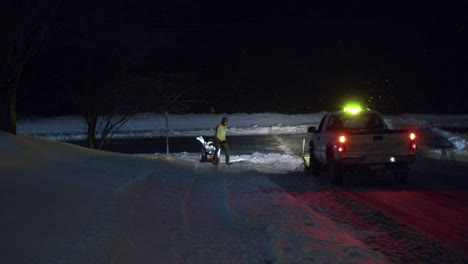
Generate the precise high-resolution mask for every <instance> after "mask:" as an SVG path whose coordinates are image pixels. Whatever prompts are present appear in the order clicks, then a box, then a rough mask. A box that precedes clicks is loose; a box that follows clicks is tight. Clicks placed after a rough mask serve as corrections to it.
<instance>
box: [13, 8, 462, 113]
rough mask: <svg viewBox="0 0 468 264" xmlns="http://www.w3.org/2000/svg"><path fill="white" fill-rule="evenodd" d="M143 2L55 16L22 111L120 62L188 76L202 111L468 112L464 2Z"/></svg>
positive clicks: (26, 79) (130, 68) (28, 73)
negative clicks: (356, 104) (353, 107)
mask: <svg viewBox="0 0 468 264" xmlns="http://www.w3.org/2000/svg"><path fill="white" fill-rule="evenodd" d="M138 2H139V3H134V2H133V1H108V2H107V3H106V1H102V3H99V4H95V3H90V4H89V5H88V4H86V3H85V4H83V3H81V4H80V5H78V6H77V7H74V9H73V8H72V9H71V11H67V13H64V15H63V17H61V18H59V19H55V20H54V23H55V24H58V25H60V26H57V27H54V30H53V31H52V32H51V34H49V40H48V41H49V43H51V44H49V48H48V49H46V50H45V51H44V52H42V53H40V54H39V55H38V56H36V57H35V58H34V59H33V60H31V61H30V62H29V63H28V65H27V67H26V69H25V72H24V76H23V79H22V82H21V87H20V90H19V93H20V95H19V102H18V105H19V106H18V107H19V112H20V114H21V113H24V114H49V115H60V114H68V113H71V112H74V111H77V110H76V109H77V106H76V105H77V104H79V102H77V101H76V100H75V99H76V97H74V96H70V95H71V94H74V93H76V92H78V93H79V91H80V90H81V89H83V86H85V85H86V83H88V84H89V83H90V82H91V83H93V82H94V83H99V84H102V85H104V83H110V82H111V80H112V76H114V75H115V73H116V72H119V71H121V70H122V66H121V65H122V64H123V65H125V66H126V67H125V70H124V76H125V78H128V79H132V78H133V79H135V78H144V77H148V76H154V75H156V74H158V73H170V74H177V75H181V76H184V77H185V78H187V79H189V80H190V82H191V83H190V85H193V86H195V87H197V88H198V89H199V91H200V93H201V94H203V96H204V97H205V98H206V100H207V104H206V105H203V106H196V107H195V106H194V109H193V110H194V111H209V110H210V109H214V110H216V111H217V112H225V111H227V112H247V111H249V112H263V111H279V112H288V113H295V112H314V111H322V110H332V109H336V108H338V107H339V106H340V105H341V104H342V103H343V102H344V101H346V100H351V99H353V100H359V101H362V102H366V103H367V104H368V105H369V106H371V107H374V108H377V109H378V110H381V111H382V112H384V113H405V112H413V113H414V112H418V113H467V110H468V107H467V106H466V105H465V99H464V97H463V96H464V95H465V94H466V92H465V90H466V88H467V87H468V67H467V65H468V55H467V48H466V47H468V40H467V35H468V32H467V28H466V27H467V21H466V14H467V13H468V12H467V11H468V4H467V3H466V1H417V2H415V1H313V0H310V1H307V0H303V1H281V2H279V1H203V3H201V4H200V3H194V2H191V1H188V0H175V1H149V0H144V1H138ZM63 21H66V23H64V25H61V23H62V22H63ZM70 21H71V22H70ZM97 76H99V77H97ZM184 85H187V82H184ZM136 93H138V92H136ZM141 96H144V94H141Z"/></svg>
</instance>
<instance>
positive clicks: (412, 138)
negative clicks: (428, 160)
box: [409, 132, 416, 151]
mask: <svg viewBox="0 0 468 264" xmlns="http://www.w3.org/2000/svg"><path fill="white" fill-rule="evenodd" d="M409 138H410V145H409V148H410V149H411V150H413V151H415V150H416V134H415V133H414V132H411V133H410V134H409Z"/></svg>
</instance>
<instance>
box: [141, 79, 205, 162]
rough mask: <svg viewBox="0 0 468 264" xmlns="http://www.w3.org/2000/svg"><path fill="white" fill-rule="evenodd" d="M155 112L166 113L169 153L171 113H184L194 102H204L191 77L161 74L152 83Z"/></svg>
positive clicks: (167, 151)
mask: <svg viewBox="0 0 468 264" xmlns="http://www.w3.org/2000/svg"><path fill="white" fill-rule="evenodd" d="M150 98H154V102H155V103H156V107H155V108H153V111H154V112H159V113H164V115H165V127H166V129H165V137H166V154H169V152H170V151H169V113H184V112H185V111H187V110H188V109H190V107H191V106H192V105H193V104H196V103H201V102H203V99H202V97H201V96H200V94H199V93H198V91H197V89H196V87H195V86H194V85H193V84H191V81H190V79H188V78H187V77H185V76H184V75H180V74H159V75H157V76H156V77H155V78H154V81H153V83H152V90H151V97H150Z"/></svg>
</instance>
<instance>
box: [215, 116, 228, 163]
mask: <svg viewBox="0 0 468 264" xmlns="http://www.w3.org/2000/svg"><path fill="white" fill-rule="evenodd" d="M227 123H228V119H227V117H223V119H221V124H219V125H218V126H217V127H216V132H215V136H214V143H215V146H216V151H215V156H214V159H213V164H215V165H218V163H219V153H221V152H220V149H221V148H223V149H224V155H225V156H226V164H227V165H231V164H232V163H231V162H229V146H228V144H227V142H226V130H227Z"/></svg>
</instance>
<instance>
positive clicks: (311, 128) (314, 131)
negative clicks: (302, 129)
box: [307, 126, 317, 133]
mask: <svg viewBox="0 0 468 264" xmlns="http://www.w3.org/2000/svg"><path fill="white" fill-rule="evenodd" d="M307 132H309V133H317V128H315V127H313V126H311V127H309V128H307Z"/></svg>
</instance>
